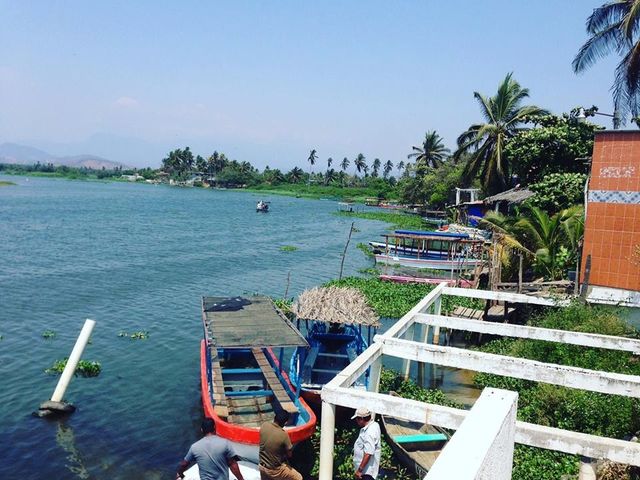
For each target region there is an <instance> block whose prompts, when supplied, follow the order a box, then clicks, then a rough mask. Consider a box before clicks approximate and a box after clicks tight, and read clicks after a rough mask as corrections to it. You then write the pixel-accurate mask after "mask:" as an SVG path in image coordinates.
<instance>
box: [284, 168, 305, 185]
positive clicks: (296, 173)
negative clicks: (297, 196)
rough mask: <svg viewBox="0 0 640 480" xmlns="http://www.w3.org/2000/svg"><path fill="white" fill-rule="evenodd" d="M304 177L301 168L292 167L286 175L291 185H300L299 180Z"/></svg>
mask: <svg viewBox="0 0 640 480" xmlns="http://www.w3.org/2000/svg"><path fill="white" fill-rule="evenodd" d="M303 175H304V172H303V171H302V169H301V168H298V167H293V168H292V169H291V170H290V171H289V172H288V173H287V175H286V176H287V179H288V180H289V181H290V182H291V183H300V180H302V177H303Z"/></svg>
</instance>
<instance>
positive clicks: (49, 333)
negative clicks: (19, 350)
mask: <svg viewBox="0 0 640 480" xmlns="http://www.w3.org/2000/svg"><path fill="white" fill-rule="evenodd" d="M55 336H56V332H54V331H53V330H45V331H44V332H42V338H45V339H49V338H53V337H55Z"/></svg>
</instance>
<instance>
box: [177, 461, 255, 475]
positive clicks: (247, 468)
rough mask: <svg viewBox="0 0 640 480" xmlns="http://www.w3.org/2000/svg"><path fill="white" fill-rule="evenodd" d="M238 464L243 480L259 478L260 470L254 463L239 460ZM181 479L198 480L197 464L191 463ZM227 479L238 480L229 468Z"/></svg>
mask: <svg viewBox="0 0 640 480" xmlns="http://www.w3.org/2000/svg"><path fill="white" fill-rule="evenodd" d="M238 466H239V467H240V473H242V478H244V480H260V470H259V468H258V465H256V464H255V463H251V462H247V461H244V460H241V461H239V462H238ZM183 480H200V470H199V469H198V464H195V465H193V466H192V467H190V468H189V469H188V470H186V471H185V472H184V479H183ZM229 480H238V479H237V477H236V476H235V475H234V474H233V472H232V471H231V470H229Z"/></svg>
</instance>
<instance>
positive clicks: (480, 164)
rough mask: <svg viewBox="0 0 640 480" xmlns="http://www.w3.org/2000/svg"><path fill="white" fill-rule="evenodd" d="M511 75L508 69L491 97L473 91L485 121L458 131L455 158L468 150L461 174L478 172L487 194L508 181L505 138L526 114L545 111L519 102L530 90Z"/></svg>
mask: <svg viewBox="0 0 640 480" xmlns="http://www.w3.org/2000/svg"><path fill="white" fill-rule="evenodd" d="M511 76H512V74H511V73H510V74H508V75H507V76H506V77H505V79H504V80H503V81H502V83H501V84H500V85H499V86H498V91H497V93H496V94H495V95H494V96H493V97H485V96H484V95H482V94H480V93H478V92H474V94H473V96H474V97H475V99H476V100H477V101H478V103H479V105H480V111H481V113H482V116H483V117H484V119H485V121H486V123H478V124H474V125H471V126H470V127H469V129H468V130H467V131H466V132H464V133H463V134H462V135H460V136H459V137H458V149H457V150H456V152H455V153H454V158H459V157H460V156H461V155H463V154H464V153H467V152H469V153H470V156H469V160H468V162H467V164H466V165H465V169H464V172H463V177H464V179H465V181H467V182H469V181H470V180H471V179H473V178H475V177H476V176H477V175H478V173H480V176H481V179H482V186H483V189H484V191H485V192H486V193H487V194H494V193H498V192H502V191H504V190H505V189H506V188H507V185H508V184H509V181H508V180H509V175H510V173H509V165H508V161H507V158H506V156H505V155H504V148H505V144H506V142H507V141H508V140H509V139H510V138H511V137H513V136H514V135H515V134H516V132H517V131H518V130H519V128H520V126H521V124H522V123H523V122H524V121H525V120H526V119H527V118H528V117H530V116H532V115H543V114H546V113H547V112H546V111H545V110H543V109H541V108H539V107H536V106H533V105H526V106H522V102H523V101H524V99H526V98H527V97H528V96H529V90H528V89H526V88H522V87H521V86H520V84H519V83H518V82H517V81H515V80H514V79H513V78H512V77H511Z"/></svg>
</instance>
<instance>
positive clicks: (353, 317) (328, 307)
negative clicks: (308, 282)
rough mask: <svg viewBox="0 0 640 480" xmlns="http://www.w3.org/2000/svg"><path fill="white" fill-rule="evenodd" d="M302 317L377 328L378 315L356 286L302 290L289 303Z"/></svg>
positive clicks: (297, 314) (292, 309)
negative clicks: (292, 301)
mask: <svg viewBox="0 0 640 480" xmlns="http://www.w3.org/2000/svg"><path fill="white" fill-rule="evenodd" d="M291 311H292V312H293V313H294V314H295V315H296V316H297V317H298V318H301V319H305V320H317V321H321V322H330V323H344V324H356V325H365V326H372V327H378V326H379V325H380V317H379V316H378V315H377V314H376V312H375V311H374V310H373V309H372V308H371V307H370V306H369V304H368V303H367V300H366V298H365V296H364V295H363V294H362V293H361V292H360V290H358V289H357V288H351V287H316V288H312V289H311V290H305V291H304V292H302V294H301V295H300V296H299V297H298V300H296V301H295V302H294V304H293V305H292V306H291Z"/></svg>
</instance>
